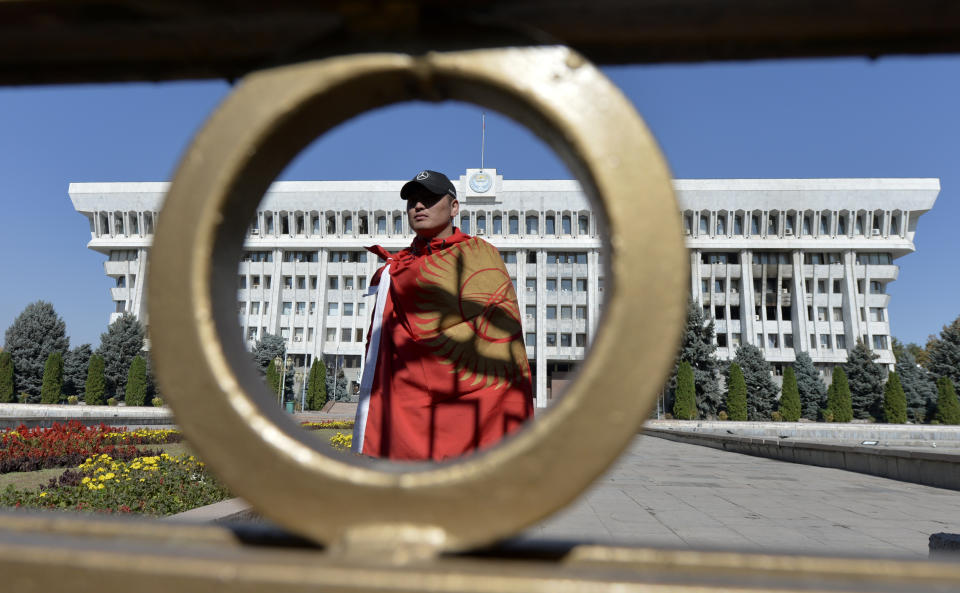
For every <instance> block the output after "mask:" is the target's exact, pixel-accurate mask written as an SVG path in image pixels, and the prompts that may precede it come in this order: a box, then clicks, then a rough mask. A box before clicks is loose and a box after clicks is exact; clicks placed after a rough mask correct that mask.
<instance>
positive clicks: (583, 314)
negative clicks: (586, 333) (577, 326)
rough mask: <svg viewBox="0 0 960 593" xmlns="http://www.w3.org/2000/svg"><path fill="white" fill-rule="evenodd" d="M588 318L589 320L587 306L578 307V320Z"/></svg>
mask: <svg viewBox="0 0 960 593" xmlns="http://www.w3.org/2000/svg"><path fill="white" fill-rule="evenodd" d="M586 318H587V307H586V305H577V319H586Z"/></svg>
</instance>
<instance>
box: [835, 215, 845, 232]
mask: <svg viewBox="0 0 960 593" xmlns="http://www.w3.org/2000/svg"><path fill="white" fill-rule="evenodd" d="M837 234H838V235H841V236H843V235H846V234H847V217H846V215H841V216H840V218H838V219H837Z"/></svg>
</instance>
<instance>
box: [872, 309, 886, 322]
mask: <svg viewBox="0 0 960 593" xmlns="http://www.w3.org/2000/svg"><path fill="white" fill-rule="evenodd" d="M883 320H884V318H883V308H882V307H870V321H883Z"/></svg>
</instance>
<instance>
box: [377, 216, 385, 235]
mask: <svg viewBox="0 0 960 593" xmlns="http://www.w3.org/2000/svg"><path fill="white" fill-rule="evenodd" d="M377 234H378V235H386V234H387V217H386V216H382V215H381V216H378V217H377Z"/></svg>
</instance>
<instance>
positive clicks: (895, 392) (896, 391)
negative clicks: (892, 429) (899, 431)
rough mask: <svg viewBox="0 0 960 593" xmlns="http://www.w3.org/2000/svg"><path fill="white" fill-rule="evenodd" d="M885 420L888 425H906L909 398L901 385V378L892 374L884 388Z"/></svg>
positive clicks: (894, 373)
mask: <svg viewBox="0 0 960 593" xmlns="http://www.w3.org/2000/svg"><path fill="white" fill-rule="evenodd" d="M883 418H884V420H885V421H886V422H887V423H888V424H906V422H907V396H906V395H904V393H903V387H902V386H901V385H900V377H899V376H898V375H897V373H896V372H891V373H890V376H889V377H887V384H886V385H885V386H884V388H883Z"/></svg>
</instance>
